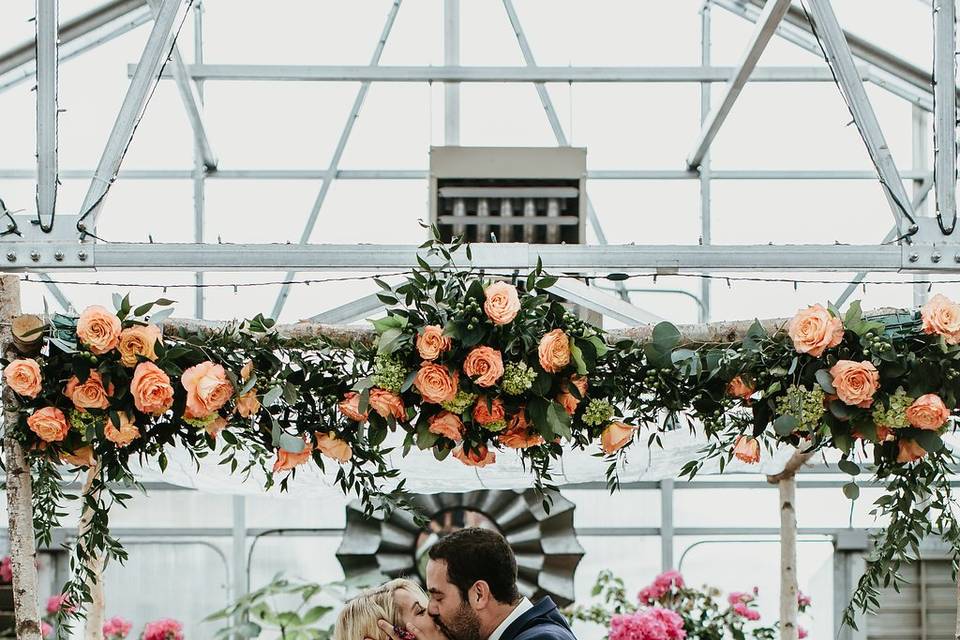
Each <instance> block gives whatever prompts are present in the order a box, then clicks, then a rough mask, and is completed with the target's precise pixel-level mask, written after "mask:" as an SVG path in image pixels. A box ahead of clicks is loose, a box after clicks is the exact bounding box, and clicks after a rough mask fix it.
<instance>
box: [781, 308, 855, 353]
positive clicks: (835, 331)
mask: <svg viewBox="0 0 960 640" xmlns="http://www.w3.org/2000/svg"><path fill="white" fill-rule="evenodd" d="M787 333H788V334H789V335H790V338H791V339H792V340H793V348H794V349H796V350H797V352H798V353H809V354H810V355H811V356H814V357H815V358H819V357H820V356H821V355H823V352H824V350H825V349H828V348H830V347H835V346H837V345H838V344H840V341H841V340H843V322H841V321H840V318H834V317H833V316H832V315H831V314H830V312H829V311H828V310H826V309H824V308H823V306H821V305H819V304H815V305H813V306H812V307H807V308H806V309H801V310H800V311H798V312H797V315H795V316H793V319H792V320H790V324H789V325H788V326H787Z"/></svg>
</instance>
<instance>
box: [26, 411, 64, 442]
mask: <svg viewBox="0 0 960 640" xmlns="http://www.w3.org/2000/svg"><path fill="white" fill-rule="evenodd" d="M27 426H29V427H30V431H33V432H34V433H35V434H37V437H39V438H40V439H41V440H43V441H44V442H61V441H62V440H63V439H64V438H66V437H67V432H68V431H70V425H69V424H67V418H66V416H64V415H63V411H60V409H57V408H56V407H44V408H43V409H38V410H36V411H34V412H33V415H32V416H30V417H29V418H27Z"/></svg>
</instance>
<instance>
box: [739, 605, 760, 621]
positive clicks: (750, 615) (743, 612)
mask: <svg viewBox="0 0 960 640" xmlns="http://www.w3.org/2000/svg"><path fill="white" fill-rule="evenodd" d="M733 612H734V613H736V614H737V615H738V616H740V617H741V618H746V619H747V620H751V621H754V622H756V621H757V620H759V619H760V612H759V611H757V610H756V609H751V608H750V607H748V606H747V605H746V604H744V603H743V602H738V603H736V604H734V605H733Z"/></svg>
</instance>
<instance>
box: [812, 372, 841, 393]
mask: <svg viewBox="0 0 960 640" xmlns="http://www.w3.org/2000/svg"><path fill="white" fill-rule="evenodd" d="M814 377H815V378H816V379H817V384H819V385H820V388H821V389H823V390H824V391H826V392H827V393H829V394H836V393H837V390H836V389H834V388H833V376H832V375H830V371H828V370H827V369H820V370H818V371H817V372H816V373H815V374H814Z"/></svg>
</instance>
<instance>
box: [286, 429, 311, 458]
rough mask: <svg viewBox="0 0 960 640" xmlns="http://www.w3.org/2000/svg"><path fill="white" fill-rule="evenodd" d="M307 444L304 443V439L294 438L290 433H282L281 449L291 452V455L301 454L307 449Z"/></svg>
mask: <svg viewBox="0 0 960 640" xmlns="http://www.w3.org/2000/svg"><path fill="white" fill-rule="evenodd" d="M306 447H307V444H306V442H304V440H303V438H298V437H297V436H292V435H290V434H289V433H286V432H281V433H280V448H281V449H283V450H285V451H289V452H290V453H300V452H301V451H303V450H304V449H306Z"/></svg>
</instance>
